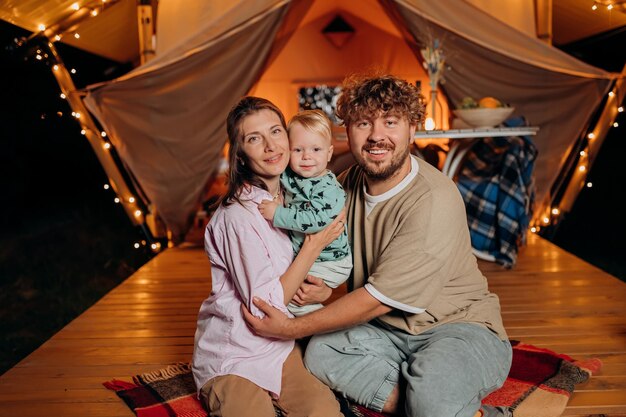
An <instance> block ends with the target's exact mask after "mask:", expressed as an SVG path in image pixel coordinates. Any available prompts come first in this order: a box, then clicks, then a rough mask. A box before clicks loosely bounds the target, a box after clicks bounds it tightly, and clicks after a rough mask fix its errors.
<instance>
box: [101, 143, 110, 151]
mask: <svg viewBox="0 0 626 417" xmlns="http://www.w3.org/2000/svg"><path fill="white" fill-rule="evenodd" d="M102 147H103V148H104V149H106V150H109V149H111V144H110V143H109V142H104V145H102Z"/></svg>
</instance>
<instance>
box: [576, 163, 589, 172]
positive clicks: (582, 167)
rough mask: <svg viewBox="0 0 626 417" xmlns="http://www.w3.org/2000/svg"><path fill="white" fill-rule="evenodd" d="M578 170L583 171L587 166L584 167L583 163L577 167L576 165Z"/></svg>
mask: <svg viewBox="0 0 626 417" xmlns="http://www.w3.org/2000/svg"><path fill="white" fill-rule="evenodd" d="M578 170H579V171H580V172H585V171H586V170H587V167H586V166H584V165H581V166H579V167H578Z"/></svg>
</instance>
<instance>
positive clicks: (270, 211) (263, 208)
mask: <svg viewBox="0 0 626 417" xmlns="http://www.w3.org/2000/svg"><path fill="white" fill-rule="evenodd" d="M277 207H278V202H276V201H274V200H263V201H261V202H260V203H259V211H260V212H261V216H263V218H265V219H267V220H270V221H273V220H274V212H276V208H277Z"/></svg>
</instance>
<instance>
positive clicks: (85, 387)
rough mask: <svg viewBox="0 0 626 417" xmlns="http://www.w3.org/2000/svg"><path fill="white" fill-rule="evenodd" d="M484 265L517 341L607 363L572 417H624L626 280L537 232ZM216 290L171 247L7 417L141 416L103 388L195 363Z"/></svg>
mask: <svg viewBox="0 0 626 417" xmlns="http://www.w3.org/2000/svg"><path fill="white" fill-rule="evenodd" d="M481 267H482V269H483V271H484V272H485V274H486V275H487V277H488V279H489V283H490V288H491V290H492V291H494V292H496V293H497V294H498V295H499V296H500V299H501V302H502V308H503V315H504V320H505V326H506V327H507V329H508V332H509V336H510V337H511V338H512V339H517V340H521V341H523V342H526V343H532V344H535V345H537V346H541V347H546V348H549V349H553V350H556V351H558V352H561V353H566V354H569V355H571V356H573V357H575V358H579V359H583V358H588V357H598V358H600V359H602V361H603V362H604V367H603V369H602V371H601V373H599V374H598V375H595V376H593V377H592V378H591V380H590V381H588V382H586V383H585V384H582V385H580V386H578V389H577V390H576V392H575V393H574V395H573V397H572V398H571V400H570V402H569V405H568V407H567V409H566V410H565V413H564V415H567V416H590V415H605V416H610V417H616V416H626V284H625V283H622V282H621V281H619V280H618V279H616V278H614V277H612V276H610V275H608V274H606V273H604V272H602V271H600V270H599V269H597V268H595V267H593V266H591V265H589V264H587V263H585V262H583V261H581V260H580V259H578V258H576V257H574V256H572V255H570V254H568V253H566V252H564V251H562V250H561V249H559V248H557V247H556V246H554V245H552V244H550V243H549V242H547V241H545V240H543V239H540V238H538V237H535V236H531V238H530V239H529V244H528V246H527V247H525V248H523V249H522V251H521V253H520V259H519V261H518V263H517V265H516V267H515V268H514V269H513V270H503V269H501V268H500V267H498V266H497V265H495V264H490V263H481ZM209 292H210V282H209V265H208V261H207V260H206V258H205V255H204V253H203V251H202V250H201V249H200V248H189V247H187V248H174V249H170V250H167V251H165V252H164V253H162V254H161V255H159V256H157V257H156V258H155V259H153V260H152V261H150V262H149V263H148V264H146V265H145V266H144V267H142V268H141V269H140V270H139V271H138V272H137V273H135V274H134V275H133V276H132V277H130V278H129V279H128V280H126V281H125V282H124V283H123V284H121V285H120V286H119V287H117V288H116V289H114V290H113V291H111V292H110V293H109V294H108V295H106V296H105V297H104V298H103V299H102V300H100V301H99V302H98V303H96V304H95V305H94V306H93V307H91V308H90V309H89V310H88V311H86V312H85V313H84V314H82V315H81V316H80V317H78V318H77V319H76V320H74V321H73V322H72V323H70V324H69V325H68V326H67V327H65V328H64V329H63V330H61V331H60V332H59V333H57V334H56V335H55V336H54V337H52V338H51V339H50V340H49V341H47V342H46V343H45V344H44V345H42V346H41V347H40V348H39V349H38V350H37V351H35V352H34V353H32V354H31V355H30V356H28V357H27V358H25V359H24V360H23V361H21V362H20V363H19V364H18V365H17V366H15V367H14V368H13V369H11V370H9V371H8V372H7V373H5V374H4V375H2V376H0V416H2V417H5V416H6V417H9V416H11V417H28V416H37V417H40V416H81V417H83V416H90V417H99V416H133V413H132V412H131V411H130V410H129V409H128V408H127V407H126V405H124V404H123V403H122V401H121V400H120V399H119V398H118V397H117V396H116V395H115V393H114V392H112V391H109V390H107V389H105V388H104V387H103V386H102V382H103V381H105V380H108V379H111V378H128V377H129V376H131V375H133V374H137V373H142V372H146V371H151V370H155V369H158V368H161V367H163V366H165V365H167V364H170V363H173V362H179V361H189V360H190V357H191V353H192V344H193V333H194V330H195V320H196V313H197V310H198V307H199V305H200V303H201V301H202V300H203V299H204V297H205V296H206V295H207V294H208V293H209Z"/></svg>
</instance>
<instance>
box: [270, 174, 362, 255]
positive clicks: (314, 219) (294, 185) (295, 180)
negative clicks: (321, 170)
mask: <svg viewBox="0 0 626 417" xmlns="http://www.w3.org/2000/svg"><path fill="white" fill-rule="evenodd" d="M280 181H281V183H282V185H283V187H284V188H285V191H286V193H285V207H278V208H277V209H276V212H275V213H274V226H275V227H279V228H281V229H286V230H289V235H290V237H291V243H292V246H293V250H294V253H298V251H299V250H300V247H302V243H303V242H304V235H305V234H308V233H315V232H319V231H320V230H322V229H323V228H325V227H326V226H327V225H328V224H329V223H330V222H332V221H333V219H334V218H335V217H337V215H338V214H339V212H340V211H341V209H342V208H343V207H344V205H345V202H346V193H345V192H344V191H343V188H342V187H341V185H340V184H339V182H338V181H337V178H336V177H335V174H333V173H332V172H331V171H329V170H327V171H326V174H325V175H323V176H321V177H315V178H303V177H301V176H299V175H297V174H295V173H294V172H293V171H292V170H291V169H289V168H287V170H286V171H285V172H284V173H283V175H282V176H281V178H280ZM349 253H350V245H349V244H348V232H347V228H344V231H343V233H342V234H341V235H340V236H339V237H338V238H337V239H335V240H334V241H333V242H331V244H330V245H328V246H326V248H324V250H323V251H322V253H321V254H320V256H319V257H318V258H317V260H318V261H335V260H338V259H343V258H344V257H346V256H348V254H349Z"/></svg>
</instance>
